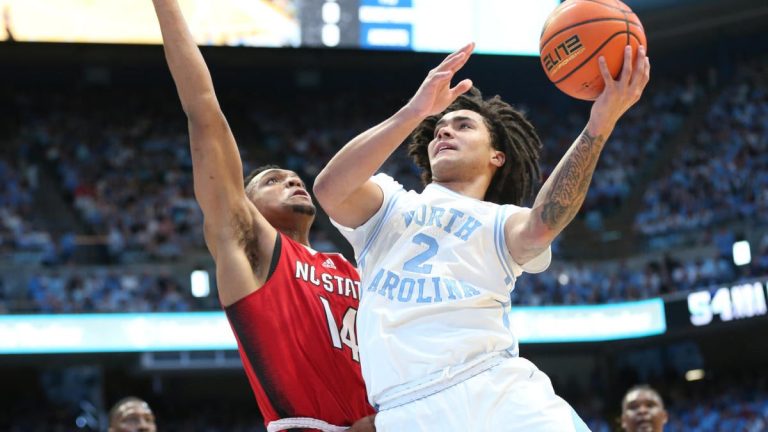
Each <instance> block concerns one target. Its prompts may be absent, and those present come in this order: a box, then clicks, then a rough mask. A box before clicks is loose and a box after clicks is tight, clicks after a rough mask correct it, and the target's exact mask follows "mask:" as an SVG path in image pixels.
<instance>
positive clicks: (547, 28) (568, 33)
mask: <svg viewBox="0 0 768 432" xmlns="http://www.w3.org/2000/svg"><path fill="white" fill-rule="evenodd" d="M627 45H631V46H632V61H633V62H634V61H635V58H636V56H637V47H638V46H640V45H645V46H646V47H647V44H646V40H645V31H644V30H643V25H642V24H641V23H640V20H639V19H638V18H637V15H635V13H634V12H632V10H631V9H630V8H629V7H628V6H627V5H625V4H624V3H622V2H620V1H619V0H566V1H565V2H563V3H561V4H560V6H558V7H557V8H556V9H555V10H554V11H552V13H551V14H550V15H549V17H548V18H547V21H546V22H545V23H544V28H543V29H542V32H541V39H540V40H539V51H540V52H541V65H542V67H544V72H546V74H547V77H548V78H549V80H550V81H552V82H553V83H554V84H555V85H556V86H557V88H559V89H560V90H562V91H563V92H564V93H566V94H567V95H569V96H572V97H575V98H577V99H583V100H595V99H596V98H597V97H598V96H599V95H600V93H601V92H602V91H603V88H604V87H605V82H604V81H603V78H602V76H601V75H600V68H599V66H598V58H599V57H600V56H604V57H605V60H606V64H607V65H608V70H609V71H610V72H611V75H612V76H613V77H614V79H616V78H618V77H619V74H620V73H621V67H622V65H623V63H624V47H626V46H627ZM633 64H634V63H633Z"/></svg>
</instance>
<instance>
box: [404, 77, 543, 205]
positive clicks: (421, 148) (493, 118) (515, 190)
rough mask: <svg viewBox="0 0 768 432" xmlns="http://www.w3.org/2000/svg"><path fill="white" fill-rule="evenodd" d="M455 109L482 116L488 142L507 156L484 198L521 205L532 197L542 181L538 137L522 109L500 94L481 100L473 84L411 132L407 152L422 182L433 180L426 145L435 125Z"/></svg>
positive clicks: (430, 139)
mask: <svg viewBox="0 0 768 432" xmlns="http://www.w3.org/2000/svg"><path fill="white" fill-rule="evenodd" d="M458 110H470V111H474V112H476V113H478V114H480V115H481V116H483V118H484V119H485V125H486V126H487V127H488V130H489V131H490V135H491V145H492V146H493V148H495V149H496V150H499V151H502V152H504V154H505V155H506V161H505V163H504V165H502V166H501V167H500V168H499V169H498V170H497V171H496V173H495V174H494V175H493V178H492V179H491V184H490V185H489V186H488V190H487V191H486V192H485V198H484V199H485V201H490V202H494V203H497V204H515V205H522V204H524V203H525V202H526V201H527V200H529V199H530V198H532V197H533V192H534V187H535V186H536V185H537V184H538V183H539V182H540V181H541V170H540V168H539V151H540V150H541V147H542V145H541V139H539V136H538V135H537V134H536V130H535V128H534V127H533V125H532V124H531V123H530V122H529V121H528V120H527V119H526V118H525V116H524V115H523V113H522V112H520V111H518V110H516V109H514V108H513V107H512V106H511V105H509V104H508V103H506V102H504V101H503V100H501V97H499V96H494V97H492V98H490V99H483V95H482V93H481V92H480V90H479V89H477V88H476V87H473V88H472V89H471V90H470V91H468V92H467V93H465V94H463V95H461V96H459V98H458V99H456V101H454V102H453V103H452V104H451V105H450V106H449V107H448V108H447V109H446V110H445V111H443V112H441V113H440V114H437V115H434V116H430V117H427V118H426V119H425V120H424V121H423V122H422V123H421V124H420V125H419V127H418V128H416V130H415V131H414V132H413V134H411V143H410V144H409V145H408V154H409V155H410V156H411V157H412V158H413V160H414V162H415V163H416V165H417V166H418V167H419V168H421V170H422V172H421V180H422V181H423V182H424V184H425V185H426V184H429V183H430V182H432V169H431V167H430V164H429V153H428V151H427V146H428V145H429V143H430V142H431V141H432V140H433V139H434V134H435V125H436V124H437V122H438V121H439V120H440V119H441V118H442V117H443V116H444V115H445V114H446V113H449V112H453V111H458Z"/></svg>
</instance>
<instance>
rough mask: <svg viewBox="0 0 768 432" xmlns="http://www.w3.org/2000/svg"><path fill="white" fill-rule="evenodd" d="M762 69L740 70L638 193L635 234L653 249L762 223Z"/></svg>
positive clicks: (761, 65)
mask: <svg viewBox="0 0 768 432" xmlns="http://www.w3.org/2000/svg"><path fill="white" fill-rule="evenodd" d="M766 150H768V61H766V60H765V59H763V60H760V61H756V62H754V63H752V64H746V65H742V66H740V69H739V71H738V73H737V74H736V77H735V79H734V80H733V82H732V84H730V85H728V86H725V87H723V88H722V90H721V92H720V93H719V95H717V96H716V98H715V100H714V101H713V102H712V104H711V106H710V108H709V110H708V112H707V114H706V117H705V118H704V120H703V121H702V122H701V124H700V125H699V127H698V128H697V131H696V133H695V134H694V136H693V139H692V142H691V143H690V144H687V145H685V146H684V148H683V149H682V151H681V152H680V153H679V154H678V155H676V156H675V157H674V158H673V160H672V161H671V164H670V166H669V167H668V169H667V175H665V176H663V177H662V178H660V179H658V180H656V181H654V182H652V183H651V184H649V185H648V187H647V189H646V190H645V194H644V197H643V200H644V205H643V211H641V212H640V213H638V214H637V217H636V219H635V229H636V230H638V231H639V232H641V233H643V234H645V235H646V236H648V237H650V238H651V243H652V246H657V247H665V246H668V245H670V244H674V243H676V242H680V239H679V237H680V236H679V233H681V232H696V231H700V230H702V229H706V228H708V227H711V226H720V225H722V224H726V223H729V224H732V223H738V222H749V223H763V224H764V223H765V222H766V221H768V216H767V215H768V192H766V191H768V151H766Z"/></svg>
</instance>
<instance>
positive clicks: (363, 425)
mask: <svg viewBox="0 0 768 432" xmlns="http://www.w3.org/2000/svg"><path fill="white" fill-rule="evenodd" d="M375 419H376V414H374V415H369V416H368V417H363V418H361V419H360V420H358V421H356V422H355V424H353V425H352V427H351V428H349V429H347V432H376V424H375V423H374V420H375Z"/></svg>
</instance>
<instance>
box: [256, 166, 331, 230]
mask: <svg viewBox="0 0 768 432" xmlns="http://www.w3.org/2000/svg"><path fill="white" fill-rule="evenodd" d="M248 186H249V187H248V189H249V197H250V198H251V201H252V202H253V204H254V205H255V206H256V208H257V209H259V212H261V214H263V215H264V217H265V218H267V220H268V221H270V222H271V223H272V224H273V225H275V223H274V222H272V221H273V219H271V218H282V217H285V216H286V214H287V213H286V212H289V213H293V214H299V215H306V216H314V215H315V212H316V209H315V205H314V203H312V197H310V195H309V192H307V188H306V186H305V185H304V182H303V181H301V179H300V178H299V176H298V175H296V173H295V172H293V171H288V170H283V169H269V170H266V171H264V172H262V173H260V174H259V175H258V176H256V177H254V178H253V180H251V183H250V184H249V185H248Z"/></svg>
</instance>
